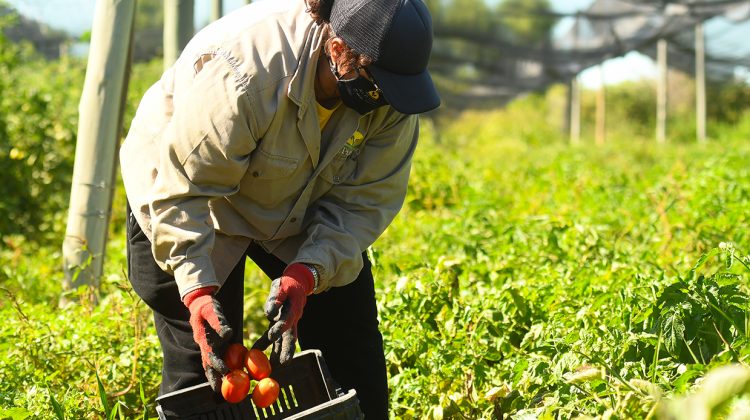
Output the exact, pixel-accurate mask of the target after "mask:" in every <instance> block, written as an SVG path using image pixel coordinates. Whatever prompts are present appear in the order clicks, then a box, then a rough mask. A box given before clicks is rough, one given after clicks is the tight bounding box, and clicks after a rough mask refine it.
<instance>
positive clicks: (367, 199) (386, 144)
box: [292, 114, 419, 292]
mask: <svg viewBox="0 0 750 420" xmlns="http://www.w3.org/2000/svg"><path fill="white" fill-rule="evenodd" d="M418 136H419V125H418V117H417V116H416V115H400V114H399V118H397V119H396V120H395V121H392V122H391V123H390V124H386V125H385V126H384V127H383V128H382V129H381V130H379V131H377V132H375V133H372V134H369V135H368V138H367V139H366V140H365V143H364V145H363V146H362V147H363V148H362V150H361V151H360V153H359V157H358V161H357V168H356V170H355V172H354V174H353V176H352V177H350V178H349V179H348V180H347V181H345V182H343V183H341V184H338V185H335V186H334V187H333V188H332V189H331V190H330V191H329V192H327V193H326V194H325V195H324V196H323V197H321V198H320V199H319V200H318V201H316V202H315V203H314V209H315V210H314V215H313V217H312V221H311V223H310V224H309V225H308V228H307V231H306V234H307V239H306V240H305V241H304V242H303V243H302V246H301V247H300V249H299V251H298V253H297V256H296V258H295V259H294V261H292V262H304V263H307V264H312V265H314V266H316V268H317V269H318V271H319V272H320V283H319V286H318V289H317V291H318V292H320V291H324V290H327V289H328V288H330V287H332V286H343V285H346V284H348V283H351V282H352V281H354V279H356V278H357V276H358V275H359V272H360V271H361V270H362V267H363V261H362V252H364V251H365V250H366V249H367V248H368V247H369V246H370V245H372V243H373V242H375V240H376V239H377V238H378V237H379V236H380V235H381V234H382V233H383V232H384V231H385V229H386V228H387V227H388V225H390V224H391V222H392V221H393V219H394V218H395V217H396V214H397V213H398V212H399V211H400V210H401V206H402V205H403V203H404V199H405V197H406V190H407V185H408V181H409V172H410V169H411V160H412V156H413V154H414V150H415V148H416V145H417V138H418Z"/></svg>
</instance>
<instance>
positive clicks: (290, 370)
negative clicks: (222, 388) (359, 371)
mask: <svg viewBox="0 0 750 420" xmlns="http://www.w3.org/2000/svg"><path fill="white" fill-rule="evenodd" d="M271 377H272V378H273V379H275V380H276V381H278V383H279V387H280V388H281V390H280V392H279V398H278V399H277V400H276V402H275V403H274V404H273V405H271V406H270V407H266V408H263V409H261V408H257V407H255V405H254V404H253V402H252V399H251V398H250V396H249V395H248V397H247V398H245V399H244V400H243V401H241V402H239V403H237V404H230V403H227V402H226V401H224V399H223V398H222V397H221V396H220V395H218V394H217V393H215V392H214V391H213V390H212V389H211V386H210V385H209V384H208V382H206V383H204V384H200V385H196V386H193V387H190V388H185V389H181V390H179V391H175V392H170V393H169V394H164V395H162V396H161V397H159V398H157V399H156V403H157V405H156V411H157V413H158V414H159V418H160V419H161V420H173V419H181V420H277V419H290V420H291V419H309V420H312V419H340V420H358V419H363V418H364V416H363V415H362V411H361V410H360V408H359V400H358V399H357V393H356V391H354V390H353V389H352V390H349V391H348V392H343V391H342V390H341V389H340V388H338V387H337V386H336V383H335V382H334V381H333V378H331V374H330V373H329V372H328V368H327V367H326V364H325V360H323V355H322V354H321V353H320V351H319V350H305V351H303V352H300V353H297V354H296V355H295V356H294V358H293V359H292V360H291V361H289V363H287V364H285V365H284V366H282V367H280V368H278V369H275V370H274V371H273V372H272V373H271Z"/></svg>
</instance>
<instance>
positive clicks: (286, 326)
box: [253, 263, 317, 366]
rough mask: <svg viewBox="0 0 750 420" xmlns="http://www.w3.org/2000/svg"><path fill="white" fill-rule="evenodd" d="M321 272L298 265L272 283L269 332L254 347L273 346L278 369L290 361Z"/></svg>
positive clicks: (267, 310) (267, 305)
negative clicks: (298, 325) (298, 326)
mask: <svg viewBox="0 0 750 420" xmlns="http://www.w3.org/2000/svg"><path fill="white" fill-rule="evenodd" d="M316 280H317V271H315V268H313V267H312V266H308V265H306V264H301V263H295V264H290V265H289V266H287V268H286V269H285V270H284V273H283V274H282V275H281V277H279V278H277V279H276V280H274V281H273V282H272V283H271V291H270V292H269V293H268V299H267V300H266V303H265V305H263V311H264V312H265V314H266V318H267V319H268V320H269V321H270V325H269V327H268V330H266V332H265V333H263V335H261V337H260V338H259V339H258V340H257V341H256V342H255V344H253V348H257V349H260V350H265V349H266V348H268V346H270V345H271V344H273V348H272V350H271V364H272V365H273V366H278V365H280V364H284V363H286V362H287V361H289V360H290V359H291V358H292V356H293V355H294V350H295V348H296V344H297V323H298V322H299V320H300V318H302V312H303V311H304V308H305V303H307V296H308V295H310V294H312V293H313V291H314V290H315V287H316V285H317V281H316Z"/></svg>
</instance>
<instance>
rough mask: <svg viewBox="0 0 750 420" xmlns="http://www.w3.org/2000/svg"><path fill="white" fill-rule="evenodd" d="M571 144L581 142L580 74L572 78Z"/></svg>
mask: <svg viewBox="0 0 750 420" xmlns="http://www.w3.org/2000/svg"><path fill="white" fill-rule="evenodd" d="M569 89H570V144H580V143H581V87H580V86H579V83H578V75H576V76H575V77H573V78H572V79H570V87H569Z"/></svg>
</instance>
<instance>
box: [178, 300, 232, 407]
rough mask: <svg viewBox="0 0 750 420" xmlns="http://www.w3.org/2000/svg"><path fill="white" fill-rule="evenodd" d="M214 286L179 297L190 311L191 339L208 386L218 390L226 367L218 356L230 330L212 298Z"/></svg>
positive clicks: (217, 304) (225, 343) (229, 334)
mask: <svg viewBox="0 0 750 420" xmlns="http://www.w3.org/2000/svg"><path fill="white" fill-rule="evenodd" d="M215 292H216V288H215V287H203V288H200V289H196V290H193V291H191V292H189V293H188V294H187V295H185V297H184V298H183V302H184V303H185V306H187V307H188V310H190V326H191V327H192V328H193V340H195V342H196V343H198V347H200V350H201V361H202V362H203V369H204V370H205V371H206V378H207V379H208V383H209V384H211V388H213V390H214V391H216V392H218V391H220V390H221V378H222V377H223V376H224V375H226V374H227V373H229V368H227V365H226V364H225V363H224V361H223V360H222V359H221V357H220V356H219V355H221V354H224V350H225V348H224V347H226V345H227V344H228V343H227V342H228V340H229V338H230V337H231V336H232V329H231V328H230V327H229V324H228V323H227V319H226V318H225V317H224V313H222V310H221V305H220V304H219V301H217V300H216V299H215V298H214V293H215Z"/></svg>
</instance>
